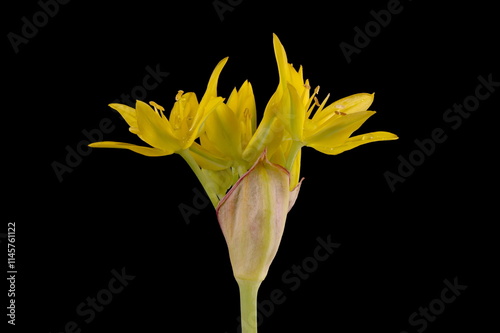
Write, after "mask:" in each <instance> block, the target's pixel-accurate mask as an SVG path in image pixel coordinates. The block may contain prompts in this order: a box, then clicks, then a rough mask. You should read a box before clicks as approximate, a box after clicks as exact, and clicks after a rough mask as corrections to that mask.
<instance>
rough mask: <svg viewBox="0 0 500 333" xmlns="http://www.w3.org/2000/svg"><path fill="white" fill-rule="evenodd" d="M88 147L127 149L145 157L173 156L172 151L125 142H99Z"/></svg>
mask: <svg viewBox="0 0 500 333" xmlns="http://www.w3.org/2000/svg"><path fill="white" fill-rule="evenodd" d="M89 147H92V148H118V149H128V150H131V151H133V152H135V153H138V154H141V155H145V156H150V157H157V156H166V155H170V154H173V153H174V152H173V151H163V150H160V149H158V148H151V147H143V146H137V145H134V144H131V143H125V142H115V141H101V142H94V143H91V144H89Z"/></svg>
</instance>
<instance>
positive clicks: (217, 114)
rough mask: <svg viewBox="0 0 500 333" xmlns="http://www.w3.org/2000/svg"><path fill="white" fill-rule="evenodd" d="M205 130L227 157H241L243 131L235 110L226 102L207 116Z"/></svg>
mask: <svg viewBox="0 0 500 333" xmlns="http://www.w3.org/2000/svg"><path fill="white" fill-rule="evenodd" d="M205 131H206V134H207V137H208V139H209V140H210V142H211V143H212V144H214V145H215V146H216V147H217V149H218V150H219V151H220V152H221V153H222V154H223V155H224V156H227V157H230V158H232V159H239V158H240V157H241V132H240V125H239V122H238V119H237V118H236V115H235V114H234V112H233V111H232V110H231V109H230V108H229V107H228V106H227V105H226V104H224V103H221V104H219V105H218V106H217V109H216V110H215V111H214V112H212V114H211V115H210V116H209V117H208V118H207V120H206V122H205Z"/></svg>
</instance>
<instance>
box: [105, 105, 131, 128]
mask: <svg viewBox="0 0 500 333" xmlns="http://www.w3.org/2000/svg"><path fill="white" fill-rule="evenodd" d="M109 107H111V108H113V109H115V110H116V111H118V112H119V113H120V114H121V116H122V117H123V119H125V121H126V122H127V124H128V125H129V126H130V127H137V116H136V112H135V109H134V108H131V107H130V106H128V105H125V104H119V103H111V104H109Z"/></svg>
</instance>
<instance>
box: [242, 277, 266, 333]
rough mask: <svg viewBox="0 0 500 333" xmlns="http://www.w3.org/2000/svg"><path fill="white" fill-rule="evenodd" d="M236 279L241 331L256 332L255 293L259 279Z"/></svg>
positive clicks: (243, 332) (259, 282)
mask: <svg viewBox="0 0 500 333" xmlns="http://www.w3.org/2000/svg"><path fill="white" fill-rule="evenodd" d="M236 281H237V282H238V286H239V287H240V305H241V333H257V293H258V291H259V287H260V284H261V281H250V280H242V279H238V278H236Z"/></svg>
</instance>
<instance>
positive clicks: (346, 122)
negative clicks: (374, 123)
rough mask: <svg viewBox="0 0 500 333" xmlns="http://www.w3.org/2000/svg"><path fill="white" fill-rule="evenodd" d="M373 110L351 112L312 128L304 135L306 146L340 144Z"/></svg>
mask: <svg viewBox="0 0 500 333" xmlns="http://www.w3.org/2000/svg"><path fill="white" fill-rule="evenodd" d="M373 114H375V112H374V111H364V112H356V113H351V114H348V115H344V116H336V117H332V118H331V119H329V120H328V121H327V122H326V123H324V124H323V125H322V126H321V127H320V128H316V129H314V130H312V131H311V132H310V133H307V135H305V137H304V142H305V143H306V145H307V146H311V147H312V146H313V145H320V146H330V147H333V146H336V145H341V144H343V143H344V142H345V140H347V139H348V138H349V136H350V135H351V134H352V133H353V132H354V131H355V130H357V129H358V128H359V127H360V126H361V125H363V123H364V122H365V121H366V120H367V119H368V118H370V117H371V116H372V115H373Z"/></svg>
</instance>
